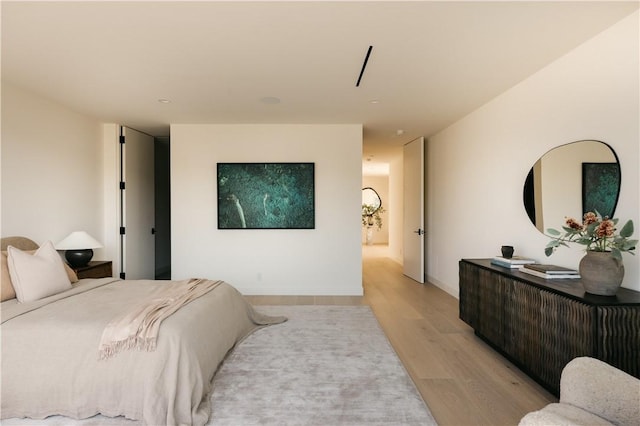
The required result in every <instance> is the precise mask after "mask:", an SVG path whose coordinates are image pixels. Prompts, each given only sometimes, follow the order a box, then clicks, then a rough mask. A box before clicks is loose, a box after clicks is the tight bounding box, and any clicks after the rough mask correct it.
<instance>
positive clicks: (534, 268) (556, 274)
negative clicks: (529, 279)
mask: <svg viewBox="0 0 640 426" xmlns="http://www.w3.org/2000/svg"><path fill="white" fill-rule="evenodd" d="M520 272H526V273H527V274H531V275H535V276H536V277H541V278H546V279H548V280H553V279H556V280H557V279H566V278H580V273H579V272H578V271H576V270H575V269H570V268H565V267H562V266H556V265H543V264H540V263H535V264H531V265H524V267H523V268H522V269H520Z"/></svg>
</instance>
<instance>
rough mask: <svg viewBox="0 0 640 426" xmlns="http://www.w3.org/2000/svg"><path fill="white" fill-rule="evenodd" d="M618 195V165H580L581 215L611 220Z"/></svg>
mask: <svg viewBox="0 0 640 426" xmlns="http://www.w3.org/2000/svg"><path fill="white" fill-rule="evenodd" d="M619 195H620V165H619V164H618V163H582V213H583V214H584V213H587V212H598V213H599V214H600V215H601V216H602V217H609V218H613V214H614V213H615V208H616V205H617V204H618V197H619Z"/></svg>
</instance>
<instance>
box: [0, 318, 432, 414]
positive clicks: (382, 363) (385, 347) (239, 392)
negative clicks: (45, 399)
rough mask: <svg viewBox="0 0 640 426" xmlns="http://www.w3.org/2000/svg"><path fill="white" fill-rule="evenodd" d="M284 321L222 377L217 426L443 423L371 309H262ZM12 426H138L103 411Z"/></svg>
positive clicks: (260, 335)
mask: <svg viewBox="0 0 640 426" xmlns="http://www.w3.org/2000/svg"><path fill="white" fill-rule="evenodd" d="M256 309H258V310H259V311H261V312H264V313H266V314H272V315H285V316H287V317H288V318H289V321H287V322H286V323H284V324H280V325H276V326H272V327H267V328H264V329H261V330H258V331H257V332H255V333H253V334H252V335H251V336H249V337H248V338H247V339H245V340H244V341H243V342H242V343H241V344H240V345H239V346H238V347H237V348H236V349H235V350H234V351H233V352H232V353H231V354H230V355H229V356H228V357H227V359H226V360H225V362H224V364H223V365H222V367H221V368H220V370H219V371H218V373H217V374H216V377H215V378H214V388H213V392H212V395H211V400H212V416H211V418H210V420H209V423H208V424H209V425H212V426H245V425H305V426H307V425H308V426H313V425H323V426H325V425H421V426H422V425H436V422H435V420H434V418H433V416H432V415H431V413H430V412H429V409H428V408H427V406H426V405H425V403H424V401H423V400H422V398H421V397H420V394H419V393H418V391H417V389H416V387H415V385H414V384H413V382H412V381H411V378H410V377H409V375H408V374H407V372H406V370H405V369H404V367H403V365H402V363H401V362H400V360H399V359H398V357H397V356H396V354H395V352H394V350H393V348H392V347H391V345H390V344H389V341H388V340H387V338H386V336H385V335H384V333H383V332H382V329H381V328H380V326H379V324H378V322H377V320H376V318H375V316H374V315H373V313H372V312H371V309H370V308H369V307H368V306H258V307H256ZM2 424H3V425H4V424H6V425H35V424H37V425H47V426H51V425H82V426H89V425H91V426H93V425H116V424H125V425H136V424H138V422H133V421H126V420H123V419H121V418H120V419H110V418H106V417H102V416H96V417H93V418H91V419H85V420H80V421H77V420H70V419H67V418H64V417H59V416H54V417H51V418H48V419H46V420H45V421H44V422H43V421H42V420H39V421H33V420H28V419H21V420H18V419H10V420H7V421H3V422H2Z"/></svg>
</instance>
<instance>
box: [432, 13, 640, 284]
mask: <svg viewBox="0 0 640 426" xmlns="http://www.w3.org/2000/svg"><path fill="white" fill-rule="evenodd" d="M638 24H639V14H638V12H636V13H634V14H633V15H631V16H629V17H628V18H626V19H624V20H622V21H620V22H619V23H618V24H616V25H614V26H613V27H611V28H609V29H608V30H606V31H604V32H603V33H601V34H600V35H598V36H596V37H595V38H593V39H591V40H589V41H587V42H585V43H584V44H583V45H581V46H579V47H578V48H577V49H575V50H574V51H572V52H570V53H569V54H567V55H565V56H564V57H562V58H560V59H559V60H557V61H556V62H554V63H552V64H550V65H549V66H547V67H545V68H544V69H542V70H541V71H539V72H538V73H536V74H534V75H533V76H531V77H529V78H528V79H526V80H525V81H523V82H521V83H520V84H518V85H517V86H515V87H514V88H512V89H511V90H509V91H507V92H506V93H504V94H503V95H501V96H499V97H497V98H496V99H494V100H493V101H492V102H490V103H488V104H486V105H484V106H483V107H481V108H480V109H478V110H476V111H474V112H473V113H471V114H469V115H468V116H467V117H465V118H464V119H462V120H460V121H458V122H457V123H455V124H454V125H452V126H450V127H449V128H447V129H446V130H444V131H442V132H440V133H439V134H437V135H435V136H433V137H431V138H430V141H429V143H428V144H427V146H428V154H427V160H428V167H427V173H428V177H427V184H428V193H429V200H428V203H427V209H428V214H427V218H428V226H427V229H428V230H429V231H430V238H428V239H427V242H428V252H429V253H430V255H429V262H428V263H429V269H428V273H429V280H430V281H431V282H433V283H435V284H436V285H438V286H440V287H442V288H444V289H445V290H447V291H449V292H450V293H452V294H454V295H457V294H458V261H459V260H460V259H461V258H487V257H492V256H494V255H497V254H499V249H500V246H501V245H502V244H512V245H514V246H515V248H516V252H517V254H520V255H524V256H529V257H533V258H536V259H538V260H540V261H544V262H548V263H554V264H557V265H561V266H568V267H574V268H575V267H577V265H578V262H579V260H580V258H581V257H582V256H583V252H582V251H581V248H582V246H575V247H572V248H571V249H567V248H564V249H560V250H559V251H558V252H556V253H555V254H554V255H553V257H551V258H546V257H545V256H544V247H545V245H546V244H547V242H548V238H546V237H545V236H544V235H542V234H541V233H539V232H538V231H537V230H536V228H535V227H534V226H533V225H532V224H531V222H530V221H529V218H528V216H527V215H526V212H525V210H524V207H523V204H522V188H523V183H524V180H525V178H526V175H527V173H528V171H529V169H530V168H531V166H532V165H533V164H534V163H535V161H536V160H537V159H538V158H539V157H540V156H541V155H542V154H544V153H545V152H546V151H548V150H549V149H551V148H554V147H556V146H559V145H562V144H565V143H568V142H572V141H577V140H582V139H595V140H601V141H604V142H606V143H608V144H610V145H611V147H612V148H613V149H614V150H615V151H616V152H617V154H618V157H619V159H620V166H621V170H622V188H621V191H620V201H619V203H618V207H617V209H616V216H617V217H618V218H620V220H621V221H622V222H625V221H626V220H627V219H633V220H634V221H635V224H636V233H635V238H638V235H639V234H640V230H638V225H640V223H639V222H640V221H639V220H638V219H639V218H640V201H639V198H640V190H639V186H640V176H639V172H638V170H639V169H640V167H639V165H640V148H639V145H640V126H639V117H640V101H639V98H638V97H639V84H638V76H639V75H640V74H639V71H640V68H639V65H638V63H639V55H640V46H639V40H638V34H639V25H638ZM567 214H569V213H567ZM558 220H559V221H562V220H563V218H558ZM623 257H624V262H625V269H626V275H625V279H624V281H623V286H624V287H627V288H631V289H635V290H640V256H639V255H638V254H636V255H635V256H631V255H623Z"/></svg>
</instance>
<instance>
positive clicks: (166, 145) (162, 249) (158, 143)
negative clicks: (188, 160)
mask: <svg viewBox="0 0 640 426" xmlns="http://www.w3.org/2000/svg"><path fill="white" fill-rule="evenodd" d="M154 142H155V143H154V145H155V146H154V148H155V149H154V167H155V185H154V191H155V198H154V199H155V228H154V229H155V260H156V261H155V268H156V269H155V273H156V275H155V278H156V279H157V280H169V279H171V173H170V170H171V168H170V166H171V159H170V158H171V157H170V140H169V137H158V138H155V141H154Z"/></svg>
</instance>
